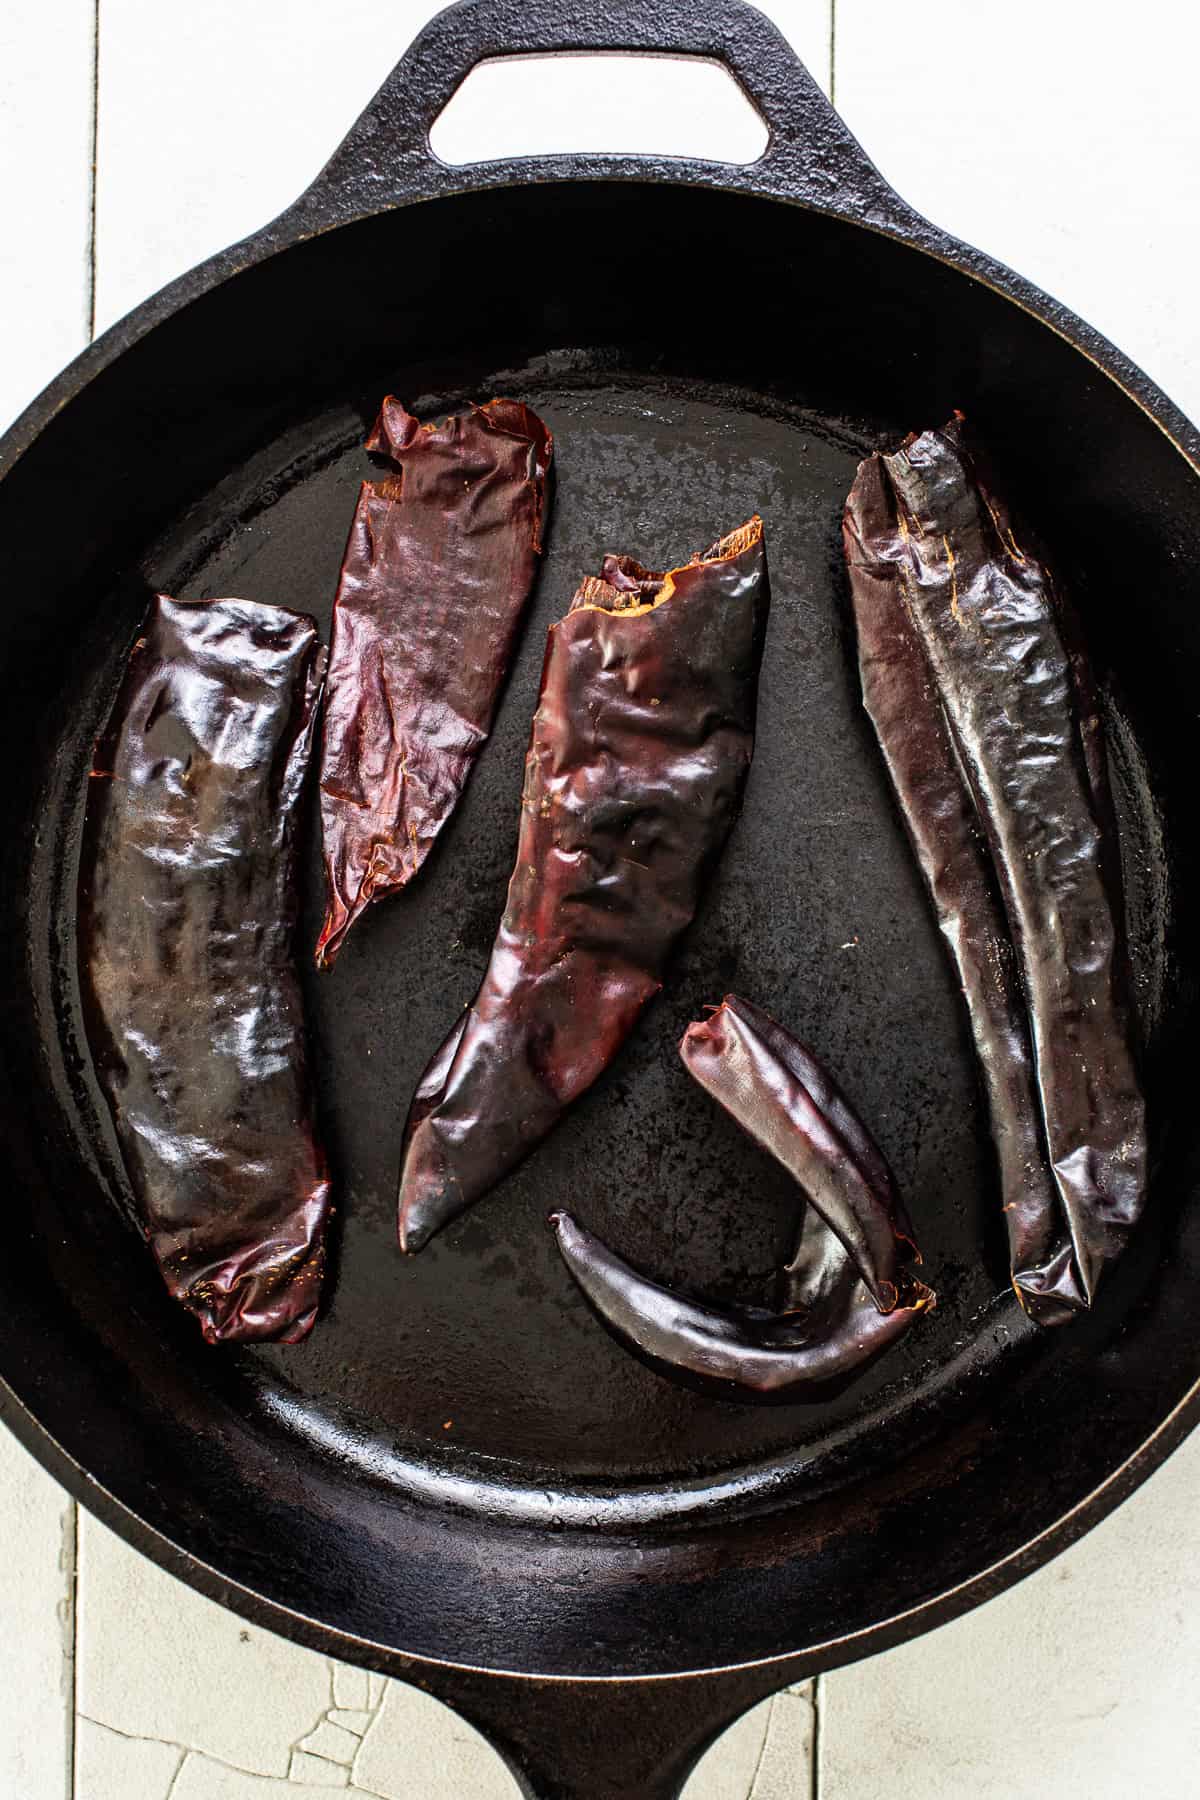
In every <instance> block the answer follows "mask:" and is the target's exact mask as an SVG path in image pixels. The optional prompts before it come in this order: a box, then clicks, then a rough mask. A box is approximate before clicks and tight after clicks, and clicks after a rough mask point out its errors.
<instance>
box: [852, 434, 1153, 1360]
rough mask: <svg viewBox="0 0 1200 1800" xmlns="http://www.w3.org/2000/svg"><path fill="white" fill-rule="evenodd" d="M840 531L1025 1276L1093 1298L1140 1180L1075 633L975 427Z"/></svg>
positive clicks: (891, 483)
mask: <svg viewBox="0 0 1200 1800" xmlns="http://www.w3.org/2000/svg"><path fill="white" fill-rule="evenodd" d="M845 541H846V552H847V561H848V565H849V571H850V583H851V592H852V595H853V601H854V610H855V619H856V624H857V627H858V632H859V647H860V666H861V669H862V673H863V691H864V699H865V701H866V705H867V710H868V712H869V713H870V714H871V717H872V720H873V722H874V724H875V728H876V733H877V735H878V737H879V740H880V744H881V747H882V749H883V751H884V756H885V760H886V761H887V764H888V768H889V774H890V775H891V779H892V783H893V786H894V788H895V791H896V794H897V798H898V800H899V803H900V807H901V810H902V812H903V815H904V818H905V823H906V826H907V828H908V832H909V836H910V839H911V841H912V843H913V846H914V849H915V851H916V855H917V859H918V862H919V863H920V866H921V869H922V872H923V874H924V876H925V880H926V883H927V885H928V886H929V888H930V891H931V894H932V897H933V900H934V904H935V906H936V908H937V912H938V917H939V923H940V924H941V927H942V931H943V933H944V935H945V937H946V939H947V942H948V944H949V947H950V950H951V953H952V955H953V957H954V960H955V963H956V966H957V969H958V973H959V978H960V981H961V983H962V987H963V992H964V997H965V999H966V1002H967V1007H968V1011H969V1014H970V1018H971V1024H972V1030H973V1032H974V1036H975V1043H976V1049H977V1052H978V1054H979V1057H980V1062H981V1066H982V1069H983V1074H984V1080H985V1084H986V1087H987V1091H988V1099H989V1106H990V1110H991V1116H992V1124H993V1131H994V1134H995V1138H996V1146H997V1152H998V1157H999V1162H1000V1171H1001V1183H1002V1190H1003V1199H1004V1206H1005V1217H1006V1221H1007V1224H1008V1228H1009V1239H1010V1254H1011V1259H1012V1268H1013V1281H1014V1286H1015V1287H1016V1290H1017V1293H1018V1296H1019V1298H1020V1299H1021V1302H1022V1304H1023V1305H1024V1306H1025V1308H1026V1310H1027V1311H1028V1312H1029V1313H1030V1315H1031V1317H1033V1318H1034V1319H1036V1320H1037V1321H1038V1323H1040V1324H1044V1325H1049V1324H1060V1323H1063V1322H1064V1321H1065V1320H1067V1319H1069V1318H1070V1317H1071V1316H1072V1315H1073V1314H1074V1313H1076V1312H1078V1311H1080V1310H1082V1309H1084V1308H1086V1307H1088V1306H1090V1304H1091V1302H1092V1299H1093V1297H1094V1294H1095V1290H1096V1285H1097V1282H1098V1280H1099V1278H1100V1275H1101V1273H1102V1271H1103V1268H1104V1266H1105V1265H1106V1263H1108V1262H1109V1261H1111V1260H1112V1259H1113V1258H1114V1257H1116V1256H1117V1255H1118V1254H1119V1253H1120V1251H1121V1249H1122V1248H1123V1246H1124V1243H1125V1241H1126V1238H1127V1236H1128V1232H1129V1229H1130V1228H1131V1226H1132V1225H1133V1224H1134V1223H1135V1222H1136V1220H1137V1217H1138V1216H1139V1214H1140V1212H1141V1208H1142V1204H1143V1200H1144V1194H1145V1180H1146V1143H1145V1122H1144V1108H1143V1102H1142V1097H1141V1093H1140V1090H1139V1087H1138V1082H1137V1077H1136V1072H1135V1069H1134V1064H1133V1055H1132V1050H1131V1045H1130V1035H1129V1027H1128V1021H1127V1018H1126V1012H1125V1005H1124V995H1125V991H1126V985H1127V979H1128V977H1127V970H1126V967H1125V961H1124V939H1123V905H1122V898H1121V889H1120V865H1119V856H1118V850H1117V844H1116V834H1115V826H1114V823H1113V809H1112V804H1111V798H1110V795H1109V791H1108V781H1107V769H1106V760H1105V752H1104V740H1103V732H1102V728H1101V723H1100V718H1099V712H1098V703H1097V698H1096V690H1095V686H1094V683H1093V680H1092V677H1091V673H1090V669H1089V667H1088V664H1087V660H1086V657H1085V656H1084V654H1083V650H1082V645H1081V641H1080V637H1079V630H1078V624H1077V622H1076V620H1075V619H1074V616H1073V614H1072V613H1071V612H1070V611H1069V609H1068V608H1067V606H1066V605H1065V603H1064V601H1063V599H1062V597H1061V596H1060V595H1059V594H1058V593H1057V592H1056V590H1055V587H1054V583H1053V580H1052V577H1051V576H1050V574H1049V572H1048V570H1047V569H1046V567H1045V566H1044V564H1043V563H1041V562H1040V561H1039V560H1038V559H1037V558H1036V557H1035V556H1034V555H1033V553H1032V551H1030V550H1028V549H1023V548H1022V547H1021V545H1020V544H1019V543H1018V541H1017V539H1016V537H1015V536H1014V533H1013V528H1012V523H1011V520H1010V518H1009V516H1008V513H1007V511H1006V510H1005V508H1004V507H1003V505H1002V503H1001V502H1000V501H999V499H998V498H997V497H996V495H995V494H994V493H993V492H992V491H991V489H990V488H989V487H988V486H986V485H985V484H984V482H983V480H982V479H981V477H980V474H979V471H978V468H977V467H976V465H975V464H974V462H973V460H972V458H971V457H970V456H969V455H968V453H967V451H966V450H965V448H964V445H963V434H962V428H961V421H960V419H958V418H957V417H956V418H955V419H954V420H952V421H951V423H950V424H949V425H948V426H947V427H946V429H945V430H944V431H942V432H925V433H923V434H920V435H914V436H912V437H910V438H909V439H907V440H906V442H905V444H904V445H903V446H902V447H901V449H900V450H899V451H897V452H896V453H895V454H894V455H892V456H885V457H872V458H869V459H868V460H867V461H866V462H865V463H863V465H862V466H861V468H860V470H859V473H858V478H857V480H856V482H855V486H854V489H853V491H852V493H851V496H850V500H849V502H848V506H847V512H846V520H845Z"/></svg>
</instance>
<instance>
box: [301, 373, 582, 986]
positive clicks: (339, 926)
mask: <svg viewBox="0 0 1200 1800" xmlns="http://www.w3.org/2000/svg"><path fill="white" fill-rule="evenodd" d="M367 449H368V450H370V451H372V452H373V453H374V454H375V455H377V456H380V457H384V458H386V459H387V461H388V462H389V463H391V464H392V466H393V470H394V472H393V473H389V474H388V475H386V476H384V477H383V478H382V479H381V480H378V481H366V482H364V483H363V485H362V488H361V491H360V494H359V500H358V507H357V510H356V511H355V515H354V522H353V524H352V525H351V528H350V537H349V541H348V543H347V545H346V552H345V556H344V558H343V561H342V571H341V578H340V581H339V583H338V591H337V596H336V599H335V602H334V612H333V633H332V638H333V641H332V647H331V651H330V663H329V680H328V684H327V691H326V699H325V723H324V732H323V742H322V750H321V830H322V836H323V840H324V857H325V874H326V883H327V887H328V904H327V909H326V914H325V921H324V924H323V925H322V928H321V935H320V938H319V940H318V943H317V949H316V960H317V966H318V968H328V967H330V966H331V965H332V963H333V961H334V959H335V958H336V956H337V954H338V951H339V950H340V949H341V947H342V944H343V943H344V942H345V938H346V934H347V932H348V931H349V930H350V927H351V926H352V925H353V923H354V921H355V920H356V919H357V918H358V917H359V915H360V914H361V913H363V912H364V911H365V910H366V908H367V907H368V906H369V905H371V903H372V902H373V901H375V900H380V899H382V898H383V897H384V896H385V895H386V894H390V893H394V892H395V891H396V890H397V889H399V888H402V887H404V886H405V885H406V884H407V883H408V882H409V881H411V880H412V878H413V876H414V875H415V874H416V873H417V871H418V869H419V868H420V867H421V865H422V863H423V862H424V861H425V858H426V857H427V856H428V854H429V851H430V849H431V848H432V845H433V842H434V839H435V838H436V837H437V835H438V833H439V832H440V831H441V829H442V827H443V825H445V823H446V821H447V819H449V817H450V815H451V813H452V812H453V811H454V808H455V806H456V805H457V803H458V799H459V796H460V795H461V793H462V791H463V788H464V787H465V786H466V782H467V778H468V776H469V775H470V772H471V768H472V765H473V764H474V761H475V758H476V756H477V755H478V753H479V750H480V748H481V746H482V745H483V743H484V741H485V739H486V738H487V735H488V733H489V731H490V730H491V725H492V719H493V716H494V714H495V710H496V702H497V699H498V696H499V692H500V688H501V685H502V683H503V680H504V676H505V673H506V671H507V669H508V664H509V660H510V657H511V653H512V648H513V644H514V641H515V639H516V635H517V630H518V627H519V625H520V622H521V618H522V616H523V614H524V611H525V607H526V605H527V603H528V601H529V597H530V595H531V594H532V592H533V583H534V576H535V574H536V570H537V561H538V556H539V553H540V551H541V547H542V529H543V524H544V519H545V511H546V505H547V492H546V487H547V478H548V475H549V470H550V462H551V456H552V452H553V439H552V438H551V435H550V433H549V432H548V431H547V430H546V427H545V426H544V425H543V423H542V421H541V420H540V419H539V418H538V416H537V414H536V413H534V412H532V411H531V410H530V409H529V407H527V406H525V405H524V404H523V403H522V402H520V401H517V400H503V399H497V400H489V401H487V402H486V404H484V405H483V406H473V407H472V408H471V410H470V411H469V412H467V413H462V414H456V415H455V416H454V417H452V418H449V419H446V420H444V421H443V422H441V423H439V424H431V425H421V424H419V423H418V421H417V420H416V419H414V418H413V417H412V415H411V414H410V413H408V412H406V411H405V409H404V407H403V406H402V405H401V404H400V402H399V401H398V400H396V399H393V398H391V397H389V398H388V399H387V400H385V401H384V403H383V409H382V411H381V412H380V415H379V418H378V420H377V421H376V423H375V426H374V428H373V430H372V432H371V435H370V436H369V438H368V439H367Z"/></svg>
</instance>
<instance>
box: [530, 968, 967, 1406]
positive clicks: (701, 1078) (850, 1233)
mask: <svg viewBox="0 0 1200 1800" xmlns="http://www.w3.org/2000/svg"><path fill="white" fill-rule="evenodd" d="M679 1054H680V1056H681V1058H682V1059H683V1063H684V1066H685V1068H686V1069H687V1070H688V1073H689V1074H690V1075H692V1076H693V1077H694V1078H695V1079H696V1080H697V1081H698V1082H699V1083H700V1085H701V1086H702V1087H703V1088H704V1089H705V1091H706V1092H707V1093H709V1094H711V1095H712V1097H713V1099H714V1100H716V1101H717V1103H718V1104H719V1105H720V1106H722V1107H723V1108H724V1109H725V1111H726V1112H728V1113H729V1115H730V1117H731V1118H733V1119H735V1120H736V1121H737V1123H738V1124H739V1125H740V1126H741V1127H742V1129H743V1130H744V1131H746V1132H747V1133H748V1134H749V1135H750V1136H751V1137H752V1138H753V1139H754V1141H755V1142H756V1143H757V1144H759V1145H760V1146H761V1147H762V1148H763V1149H764V1150H765V1151H767V1153H768V1154H769V1155H770V1156H772V1157H773V1158H774V1159H775V1160H776V1161H777V1162H779V1163H780V1164H781V1165H782V1166H783V1167H784V1168H786V1169H787V1170H788V1171H789V1173H790V1174H791V1175H792V1176H793V1177H794V1178H795V1181H796V1183H797V1189H798V1192H799V1193H800V1194H801V1195H802V1196H803V1197H804V1198H805V1199H806V1200H807V1202H808V1204H807V1205H806V1206H805V1208H804V1211H803V1215H802V1223H801V1229H800V1241H799V1248H798V1249H797V1252H796V1255H795V1256H794V1257H793V1259H792V1261H791V1262H790V1263H789V1264H788V1266H787V1268H786V1269H785V1271H784V1283H783V1287H784V1294H785V1296H786V1298H785V1299H784V1302H783V1305H782V1306H781V1308H780V1310H779V1311H777V1312H767V1311H765V1310H764V1309H763V1308H761V1307H717V1306H710V1305H707V1304H706V1303H705V1302H703V1301H700V1300H695V1299H692V1298H690V1297H689V1296H687V1295H685V1294H679V1293H675V1292H673V1291H672V1290H671V1289H669V1288H666V1287H663V1286H662V1285H661V1284H660V1283H658V1282H655V1281H652V1280H650V1279H649V1278H648V1277H647V1276H645V1275H641V1274H639V1273H638V1272H637V1271H636V1270H634V1269H633V1268H631V1267H630V1265H629V1264H628V1263H626V1262H624V1261H623V1260H622V1258H620V1257H619V1256H617V1255H616V1254H615V1253H614V1252H613V1251H612V1250H610V1249H609V1248H608V1247H607V1245H605V1244H603V1243H601V1241H600V1240H599V1239H598V1238H596V1237H594V1236H593V1235H592V1234H591V1233H590V1232H587V1231H585V1230H583V1229H582V1227H580V1226H579V1225H578V1224H576V1222H575V1220H574V1219H572V1218H571V1216H570V1215H569V1214H568V1213H556V1214H554V1215H553V1217H552V1218H551V1220H550V1223H551V1226H552V1227H553V1229H554V1231H555V1234H556V1236H557V1239H558V1247H559V1251H560V1253H561V1255H562V1258H563V1261H564V1262H565V1263H566V1265H567V1268H568V1269H569V1271H570V1273H571V1275H572V1277H573V1278H574V1280H575V1282H576V1283H577V1285H578V1286H579V1288H580V1290H581V1292H582V1293H583V1294H584V1296H585V1297H586V1299H587V1300H588V1302H589V1303H590V1305H591V1306H592V1308H593V1310H594V1311H595V1313H596V1315H597V1317H598V1318H599V1319H600V1321H601V1323H602V1324H603V1325H604V1326H605V1327H606V1328H607V1329H608V1331H609V1332H610V1333H611V1334H612V1335H613V1337H615V1338H616V1340H617V1341H618V1343H620V1344H621V1345H622V1346H623V1347H624V1348H625V1349H627V1350H629V1351H631V1352H632V1353H633V1354H635V1355H636V1356H639V1357H640V1358H642V1359H643V1360H644V1361H646V1362H648V1363H649V1364H650V1365H651V1366H652V1367H653V1368H655V1369H657V1370H658V1371H659V1372H660V1373H661V1374H665V1375H668V1376H671V1377H673V1378H675V1379H678V1380H681V1381H685V1382H687V1383H688V1384H690V1385H695V1386H700V1387H704V1388H708V1389H711V1390H713V1391H715V1392H717V1393H723V1394H725V1395H727V1396H728V1397H730V1398H743V1399H747V1400H788V1399H796V1398H803V1397H804V1395H805V1393H806V1391H811V1390H814V1389H816V1390H819V1389H821V1388H822V1387H823V1386H825V1385H827V1384H828V1383H830V1382H835V1381H842V1380H845V1379H846V1378H847V1377H849V1376H851V1375H853V1374H854V1373H855V1372H856V1371H857V1370H858V1369H860V1368H862V1367H863V1366H864V1365H865V1364H866V1363H867V1362H869V1361H871V1360H873V1359H874V1358H875V1357H876V1356H878V1355H879V1354H880V1353H881V1352H882V1351H884V1350H886V1349H887V1348H888V1346H889V1345H891V1344H893V1343H895V1342H896V1341H897V1339H898V1338H901V1337H903V1336H904V1334H905V1333H906V1332H907V1331H908V1329H909V1327H910V1326H911V1325H912V1323H913V1320H914V1319H915V1318H916V1317H917V1316H918V1314H919V1313H921V1312H924V1311H926V1310H927V1309H928V1308H929V1307H931V1306H932V1305H933V1302H934V1296H933V1294H932V1293H931V1291H930V1290H929V1289H928V1288H927V1287H925V1286H924V1284H923V1283H922V1282H920V1281H918V1280H917V1278H916V1276H915V1275H914V1274H913V1268H912V1265H913V1264H914V1263H916V1262H919V1261H920V1257H919V1255H918V1253H917V1249H916V1245H915V1244H914V1243H913V1241H912V1236H911V1227H910V1226H909V1224H908V1220H907V1216H906V1215H905V1213H904V1210H903V1208H902V1207H901V1205H900V1201H899V1197H898V1195H897V1193H896V1190H895V1185H894V1183H893V1181H892V1177H891V1174H890V1172H889V1170H888V1167H887V1164H886V1162H885V1161H884V1159H883V1156H882V1154H881V1153H880V1151H879V1149H878V1147H877V1146H876V1144H875V1143H874V1141H873V1140H872V1138H871V1136H870V1134H869V1133H868V1131H867V1129H866V1127H865V1126H864V1125H863V1124H862V1122H861V1120H860V1119H859V1118H858V1117H857V1115H856V1114H855V1113H854V1111H853V1109H852V1107H851V1106H850V1104H849V1102H848V1101H847V1100H846V1098H845V1096H844V1095H843V1094H842V1093H841V1092H840V1090H839V1089H838V1088H837V1086H836V1084H835V1083H834V1081H833V1079H832V1077H831V1076H830V1075H829V1073H828V1071H827V1070H825V1069H824V1068H823V1067H822V1066H821V1064H820V1063H819V1062H818V1061H817V1058H816V1057H815V1056H814V1055H813V1053H812V1052H811V1050H808V1049H806V1048H805V1046H804V1045H803V1044H801V1043H800V1042H799V1041H798V1040H797V1039H796V1038H794V1037H793V1036H792V1035H791V1033H790V1032H788V1031H785V1030H784V1028H783V1027H782V1026H781V1025H779V1024H777V1023H776V1021H775V1020H774V1019H772V1018H770V1017H769V1016H768V1015H767V1014H766V1013H764V1012H761V1011H760V1010H759V1009H758V1007H755V1006H751V1005H750V1004H749V1002H748V1001H745V1000H739V999H737V998H736V996H734V995H729V996H727V998H726V999H725V1000H724V1001H722V1003H721V1005H720V1006H719V1007H717V1009H716V1010H715V1011H714V1013H713V1014H712V1016H711V1017H710V1018H707V1019H703V1020H700V1021H698V1022H697V1023H696V1024H694V1025H689V1027H688V1029H687V1031H686V1032H685V1033H684V1036H683V1041H682V1042H681V1044H680V1046H679Z"/></svg>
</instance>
